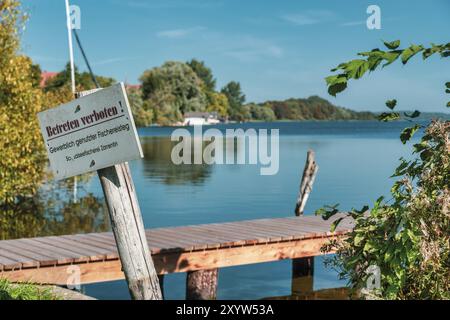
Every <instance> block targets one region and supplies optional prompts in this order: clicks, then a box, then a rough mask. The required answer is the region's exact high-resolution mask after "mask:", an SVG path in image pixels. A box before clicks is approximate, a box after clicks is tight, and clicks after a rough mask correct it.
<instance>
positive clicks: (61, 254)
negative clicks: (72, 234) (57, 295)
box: [17, 238, 90, 264]
mask: <svg viewBox="0 0 450 320" xmlns="http://www.w3.org/2000/svg"><path fill="white" fill-rule="evenodd" d="M39 239H43V238H32V239H19V240H17V241H20V242H23V243H27V244H30V245H32V246H34V247H37V248H40V249H41V250H43V251H45V252H47V253H48V254H50V253H51V254H56V255H57V259H58V263H60V264H68V263H79V262H87V261H89V260H90V259H89V256H87V255H84V254H80V253H78V252H73V251H69V250H65V249H61V248H58V247H56V246H54V245H53V244H47V243H45V242H42V241H39Z"/></svg>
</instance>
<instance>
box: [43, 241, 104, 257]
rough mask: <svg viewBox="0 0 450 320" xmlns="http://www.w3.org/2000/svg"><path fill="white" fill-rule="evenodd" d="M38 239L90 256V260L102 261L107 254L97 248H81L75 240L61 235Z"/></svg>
mask: <svg viewBox="0 0 450 320" xmlns="http://www.w3.org/2000/svg"><path fill="white" fill-rule="evenodd" d="M36 241H38V242H41V243H45V244H48V245H51V246H54V247H55V248H59V249H63V250H67V251H71V252H74V253H78V254H79V255H80V256H86V257H88V258H89V261H102V260H105V259H106V255H105V254H103V253H99V252H98V251H97V250H93V249H88V248H81V247H80V245H75V243H73V241H72V242H71V241H66V240H64V239H62V238H60V237H45V238H36Z"/></svg>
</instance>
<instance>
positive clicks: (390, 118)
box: [377, 112, 400, 122]
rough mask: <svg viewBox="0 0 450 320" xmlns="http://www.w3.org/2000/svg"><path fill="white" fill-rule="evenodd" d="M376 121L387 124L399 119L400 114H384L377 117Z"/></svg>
mask: <svg viewBox="0 0 450 320" xmlns="http://www.w3.org/2000/svg"><path fill="white" fill-rule="evenodd" d="M377 119H378V120H379V121H382V122H389V121H394V120H398V119H400V114H399V113H397V112H384V113H382V114H380V115H379V116H377Z"/></svg>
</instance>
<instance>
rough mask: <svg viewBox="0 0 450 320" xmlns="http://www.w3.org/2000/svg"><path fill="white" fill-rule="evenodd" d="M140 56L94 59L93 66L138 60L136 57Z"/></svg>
mask: <svg viewBox="0 0 450 320" xmlns="http://www.w3.org/2000/svg"><path fill="white" fill-rule="evenodd" d="M139 58H140V57H123V58H108V59H103V60H98V61H94V62H93V63H92V66H103V65H106V64H113V63H117V62H123V61H130V60H136V59H139Z"/></svg>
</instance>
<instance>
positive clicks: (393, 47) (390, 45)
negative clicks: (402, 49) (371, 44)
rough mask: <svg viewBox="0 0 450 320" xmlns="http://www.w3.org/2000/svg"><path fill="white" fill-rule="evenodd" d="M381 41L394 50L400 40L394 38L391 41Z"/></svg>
mask: <svg viewBox="0 0 450 320" xmlns="http://www.w3.org/2000/svg"><path fill="white" fill-rule="evenodd" d="M383 43H384V45H385V46H386V47H387V48H388V49H390V50H395V49H397V48H398V47H399V46H400V40H395V41H392V42H386V41H384V42H383Z"/></svg>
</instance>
